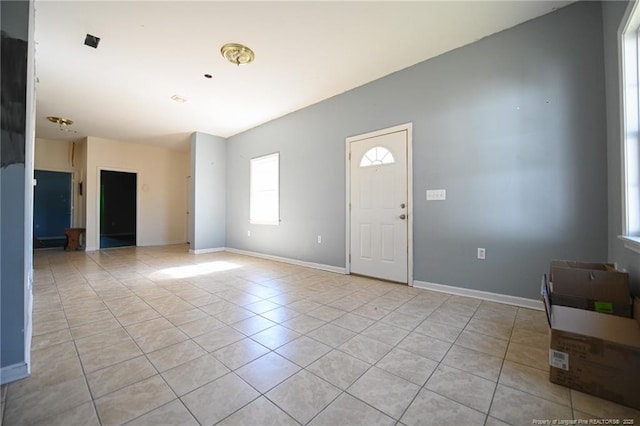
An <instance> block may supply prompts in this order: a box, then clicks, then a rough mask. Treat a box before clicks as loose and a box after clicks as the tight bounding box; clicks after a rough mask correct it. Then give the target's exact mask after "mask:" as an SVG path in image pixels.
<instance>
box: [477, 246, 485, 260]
mask: <svg viewBox="0 0 640 426" xmlns="http://www.w3.org/2000/svg"><path fill="white" fill-rule="evenodd" d="M486 256H487V251H486V250H485V249H483V248H478V259H482V260H484V259H486Z"/></svg>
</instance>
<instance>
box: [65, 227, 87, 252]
mask: <svg viewBox="0 0 640 426" xmlns="http://www.w3.org/2000/svg"><path fill="white" fill-rule="evenodd" d="M84 231H85V228H65V229H64V235H65V236H66V237H67V242H66V243H65V245H64V249H65V250H80V249H81V248H82V245H81V244H80V237H81V236H82V235H83V234H84Z"/></svg>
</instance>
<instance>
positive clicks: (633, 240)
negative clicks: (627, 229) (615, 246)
mask: <svg viewBox="0 0 640 426" xmlns="http://www.w3.org/2000/svg"><path fill="white" fill-rule="evenodd" d="M618 238H619V239H621V240H622V241H623V243H624V247H625V248H628V249H629V250H631V251H634V252H636V253H638V254H640V237H632V236H625V235H620V236H619V237H618Z"/></svg>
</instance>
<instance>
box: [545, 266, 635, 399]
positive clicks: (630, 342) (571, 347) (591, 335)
mask: <svg viewBox="0 0 640 426" xmlns="http://www.w3.org/2000/svg"><path fill="white" fill-rule="evenodd" d="M541 293H542V298H543V301H544V304H545V310H546V312H547V320H548V321H549V367H550V370H549V379H550V380H551V382H553V383H556V384H559V385H563V386H567V387H569V388H572V389H576V390H579V391H581V392H585V393H589V394H592V395H595V396H598V397H600V398H604V399H608V400H610V401H614V402H617V403H619V404H624V405H627V406H629V407H633V408H636V409H640V324H639V323H638V321H637V320H634V319H630V318H623V317H619V316H615V315H607V314H602V313H598V312H593V311H586V310H583V309H576V308H570V307H566V306H558V305H554V304H553V302H551V301H550V299H549V292H548V282H547V277H546V276H544V277H543V279H542V289H541ZM634 307H635V309H636V312H637V314H638V315H636V318H637V317H639V316H640V303H639V302H638V300H636V301H635V303H634Z"/></svg>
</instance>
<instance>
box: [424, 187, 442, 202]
mask: <svg viewBox="0 0 640 426" xmlns="http://www.w3.org/2000/svg"><path fill="white" fill-rule="evenodd" d="M446 199H447V190H446V189H427V201H444V200H446Z"/></svg>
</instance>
